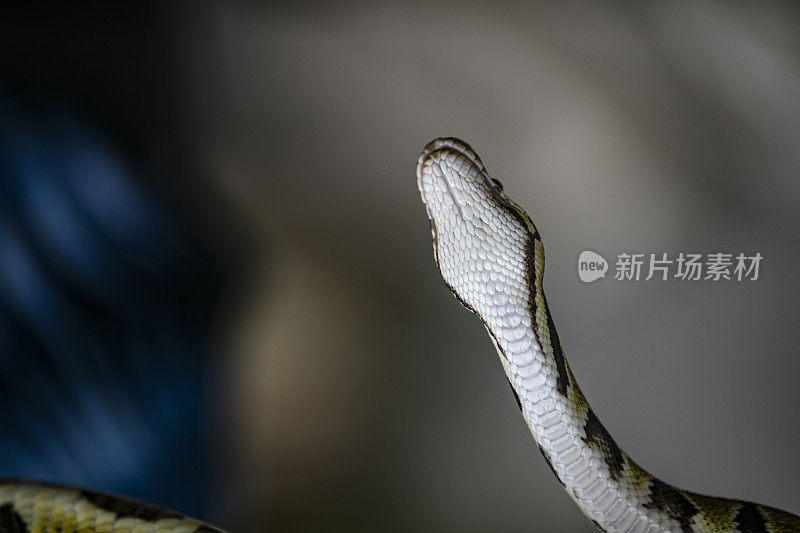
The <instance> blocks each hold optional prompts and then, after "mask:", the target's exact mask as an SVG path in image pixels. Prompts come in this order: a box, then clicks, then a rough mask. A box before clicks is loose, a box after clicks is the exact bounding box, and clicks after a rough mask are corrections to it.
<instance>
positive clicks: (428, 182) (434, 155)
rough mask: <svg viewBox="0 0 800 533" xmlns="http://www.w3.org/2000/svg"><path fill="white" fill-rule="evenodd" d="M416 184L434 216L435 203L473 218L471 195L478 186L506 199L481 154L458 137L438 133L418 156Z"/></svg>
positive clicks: (430, 214) (429, 215)
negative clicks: (489, 172) (433, 206)
mask: <svg viewBox="0 0 800 533" xmlns="http://www.w3.org/2000/svg"><path fill="white" fill-rule="evenodd" d="M443 166H444V167H447V168H446V169H445V168H443ZM417 187H418V189H419V191H420V194H421V196H422V201H423V203H425V208H426V210H427V212H428V218H430V219H431V220H433V218H434V217H433V213H432V205H431V204H434V203H437V204H438V205H440V206H442V205H444V206H446V207H451V206H452V207H455V209H456V210H457V211H458V212H459V213H460V214H461V215H462V216H463V217H464V218H470V215H471V212H472V210H473V207H472V206H473V205H474V203H475V202H473V201H472V200H473V199H472V198H470V197H471V196H474V195H475V194H476V193H477V189H482V190H483V191H488V192H489V194H490V195H491V196H493V197H494V198H495V199H496V200H498V201H500V202H502V203H505V202H506V200H505V198H504V197H503V196H504V195H503V193H502V189H501V188H500V186H499V182H497V181H496V180H493V179H492V178H491V176H489V174H488V173H487V172H486V168H485V167H484V166H483V162H482V161H481V158H480V157H479V156H478V155H477V154H476V153H475V151H474V150H473V149H472V148H471V147H470V146H469V145H468V144H467V143H465V142H464V141H462V140H460V139H457V138H455V137H439V138H436V139H434V140H432V141H431V142H429V143H428V144H427V145H426V146H425V148H424V149H423V150H422V153H421V154H420V156H419V159H418V160H417Z"/></svg>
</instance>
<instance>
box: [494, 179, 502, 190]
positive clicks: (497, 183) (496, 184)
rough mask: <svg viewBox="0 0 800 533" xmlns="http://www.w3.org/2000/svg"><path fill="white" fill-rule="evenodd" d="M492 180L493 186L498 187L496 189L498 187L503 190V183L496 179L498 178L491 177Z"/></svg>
mask: <svg viewBox="0 0 800 533" xmlns="http://www.w3.org/2000/svg"><path fill="white" fill-rule="evenodd" d="M492 182H493V183H494V186H495V187H497V188H498V189H500V190H501V191H502V190H503V184H502V183H500V180H498V179H495V178H492Z"/></svg>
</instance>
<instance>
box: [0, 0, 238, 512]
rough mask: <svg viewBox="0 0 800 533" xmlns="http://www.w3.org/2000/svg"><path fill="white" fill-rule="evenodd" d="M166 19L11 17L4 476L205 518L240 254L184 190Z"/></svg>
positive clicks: (0, 446)
mask: <svg viewBox="0 0 800 533" xmlns="http://www.w3.org/2000/svg"><path fill="white" fill-rule="evenodd" d="M162 21H163V15H162V13H160V12H159V11H158V10H157V9H155V8H154V7H153V6H152V5H148V4H136V5H134V4H131V5H129V6H119V5H118V6H111V5H106V4H99V3H98V4H96V5H94V6H91V7H85V8H82V9H75V6H66V5H62V6H58V5H53V6H49V7H47V8H43V7H36V8H28V9H19V10H17V11H15V12H14V13H5V14H4V16H3V18H2V22H0V35H2V37H0V39H1V40H2V45H1V46H0V50H2V51H1V52H0V63H1V67H0V346H1V348H0V406H1V407H0V424H1V425H0V427H1V428H2V429H0V435H2V439H0V476H3V477H18V478H28V479H38V480H44V481H51V482H56V483H62V484H70V485H77V486H81V487H91V488H96V489H100V490H104V491H109V492H114V493H120V494H126V495H129V496H132V497H137V498H140V499H145V500H149V501H155V502H159V503H161V504H162V505H166V506H170V507H173V508H177V509H180V510H183V511H184V512H187V513H192V514H196V515H200V516H205V515H206V514H207V511H206V506H207V501H208V498H209V497H210V496H211V494H210V493H209V492H208V487H209V486H210V485H211V482H210V481H211V479H212V476H213V469H212V468H210V466H209V460H208V456H209V451H210V444H209V437H210V436H211V435H212V431H211V428H209V427H208V425H207V424H208V418H209V415H208V413H209V408H208V406H207V403H208V401H209V394H208V390H209V389H210V386H209V384H208V380H207V379H206V371H207V367H208V358H209V355H210V344H209V342H210V335H209V332H210V328H211V318H212V313H213V311H214V308H215V306H216V304H217V303H218V300H219V296H220V291H221V288H222V286H223V282H224V279H225V272H226V270H225V269H226V268H227V267H228V265H227V264H225V263H224V262H222V261H220V259H219V257H217V254H216V253H215V252H214V251H213V250H212V249H211V247H210V246H209V245H208V243H207V240H208V239H207V238H206V237H205V236H204V235H203V234H202V232H201V231H199V229H198V227H197V225H196V224H194V223H193V221H192V214H191V213H190V209H189V208H188V203H189V202H188V200H187V198H186V197H185V191H181V190H179V189H178V188H176V184H181V183H186V182H187V180H189V178H190V171H189V170H188V169H187V168H186V166H185V165H184V164H183V163H182V157H181V155H180V153H181V144H180V142H179V141H178V140H177V138H176V135H175V131H174V130H175V125H174V120H173V119H172V118H171V117H170V114H171V110H172V109H173V107H174V105H173V104H172V102H171V101H170V94H169V92H170V91H169V87H170V84H171V82H170V81H169V77H168V76H167V68H168V65H167V62H166V58H167V57H168V54H167V53H166V50H167V49H168V48H167V45H166V44H165V40H164V36H163V28H162ZM181 194H183V195H184V197H183V198H181V196H180V195H181Z"/></svg>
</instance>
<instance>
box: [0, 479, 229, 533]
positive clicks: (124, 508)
mask: <svg viewBox="0 0 800 533" xmlns="http://www.w3.org/2000/svg"><path fill="white" fill-rule="evenodd" d="M45 532H47V533H50V532H53V533H55V532H58V533H225V531H224V530H222V529H219V528H216V527H214V526H211V525H209V524H206V523H204V522H201V521H199V520H195V519H193V518H189V517H187V516H184V515H182V514H180V513H177V512H174V511H168V510H166V509H162V508H161V507H157V506H155V505H151V504H147V503H143V502H140V501H137V500H133V499H130V498H125V497H122V496H112V495H109V494H103V493H99V492H93V491H89V490H82V489H78V488H74V487H66V486H61V485H53V484H49V483H39V482H32V481H18V480H4V481H0V533H45Z"/></svg>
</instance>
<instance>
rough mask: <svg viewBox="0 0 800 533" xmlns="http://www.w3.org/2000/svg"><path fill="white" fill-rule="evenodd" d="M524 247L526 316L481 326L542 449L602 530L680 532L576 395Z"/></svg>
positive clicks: (539, 251)
mask: <svg viewBox="0 0 800 533" xmlns="http://www.w3.org/2000/svg"><path fill="white" fill-rule="evenodd" d="M528 247H529V251H528V253H527V262H528V263H529V264H528V267H529V268H528V272H529V275H528V276H527V282H528V283H529V284H530V287H528V291H527V294H528V302H527V305H526V307H527V311H528V312H527V313H525V314H523V315H522V316H513V317H506V319H505V320H504V321H503V322H502V325H500V327H498V326H499V325H498V324H496V323H495V324H492V325H490V324H488V323H487V324H486V325H487V330H488V331H489V334H490V336H491V337H492V340H493V341H494V344H495V347H496V348H497V351H498V354H499V356H500V360H501V362H502V364H503V368H504V369H505V372H506V375H507V377H508V381H509V383H510V384H511V388H512V390H513V391H514V395H515V397H516V400H517V403H518V405H519V408H520V410H521V411H522V415H523V417H524V418H525V422H526V423H527V425H528V428H529V429H530V432H531V434H532V435H533V438H534V439H535V440H536V443H537V444H538V446H539V450H540V451H541V452H542V455H544V457H545V459H546V460H547V463H548V465H549V466H550V468H551V469H552V471H553V473H554V474H555V476H556V477H557V478H558V480H559V482H560V483H561V484H562V485H563V486H564V488H565V489H566V490H567V493H568V494H569V495H570V496H571V497H572V498H573V500H574V501H575V503H577V505H578V506H579V507H580V509H581V510H582V511H583V512H584V513H585V514H586V515H587V516H588V517H589V518H590V519H591V520H592V521H594V522H595V524H597V525H598V527H600V528H601V529H603V530H604V531H669V530H671V529H672V528H673V527H678V526H679V525H680V524H679V522H677V521H674V520H667V522H668V523H664V524H662V523H655V524H654V521H653V519H652V518H651V515H652V514H653V513H651V512H650V511H652V507H653V506H654V503H653V501H652V498H651V485H652V483H653V482H654V479H653V478H652V476H650V475H649V474H648V473H647V472H645V471H644V470H642V469H641V468H640V467H639V466H638V465H636V463H634V462H633V461H632V460H631V459H630V458H629V457H628V456H627V455H626V454H625V453H624V452H622V450H621V449H620V448H619V447H618V446H617V444H616V443H615V442H614V440H613V439H612V438H611V436H610V435H609V433H608V431H606V429H605V427H603V425H602V424H601V423H600V421H599V420H598V419H597V417H596V416H595V414H594V412H593V411H592V409H591V407H590V406H589V404H588V402H587V401H586V398H585V396H584V395H583V393H582V392H581V389H580V387H579V386H578V383H577V382H576V380H575V376H574V375H573V373H572V371H571V370H570V368H569V364H568V363H567V360H566V359H565V357H564V354H563V351H562V348H561V343H560V341H559V338H558V333H557V332H556V328H555V324H554V322H553V317H552V315H551V313H550V309H549V307H548V305H547V300H546V298H545V296H544V291H543V290H542V275H543V270H544V248H543V246H542V243H541V240H540V239H539V237H538V233H536V232H533V237H531V241H530V242H529V243H528ZM665 487H666V486H665ZM648 506H650V507H648ZM676 516H677V514H676ZM678 530H679V531H680V528H679V529H678Z"/></svg>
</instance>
